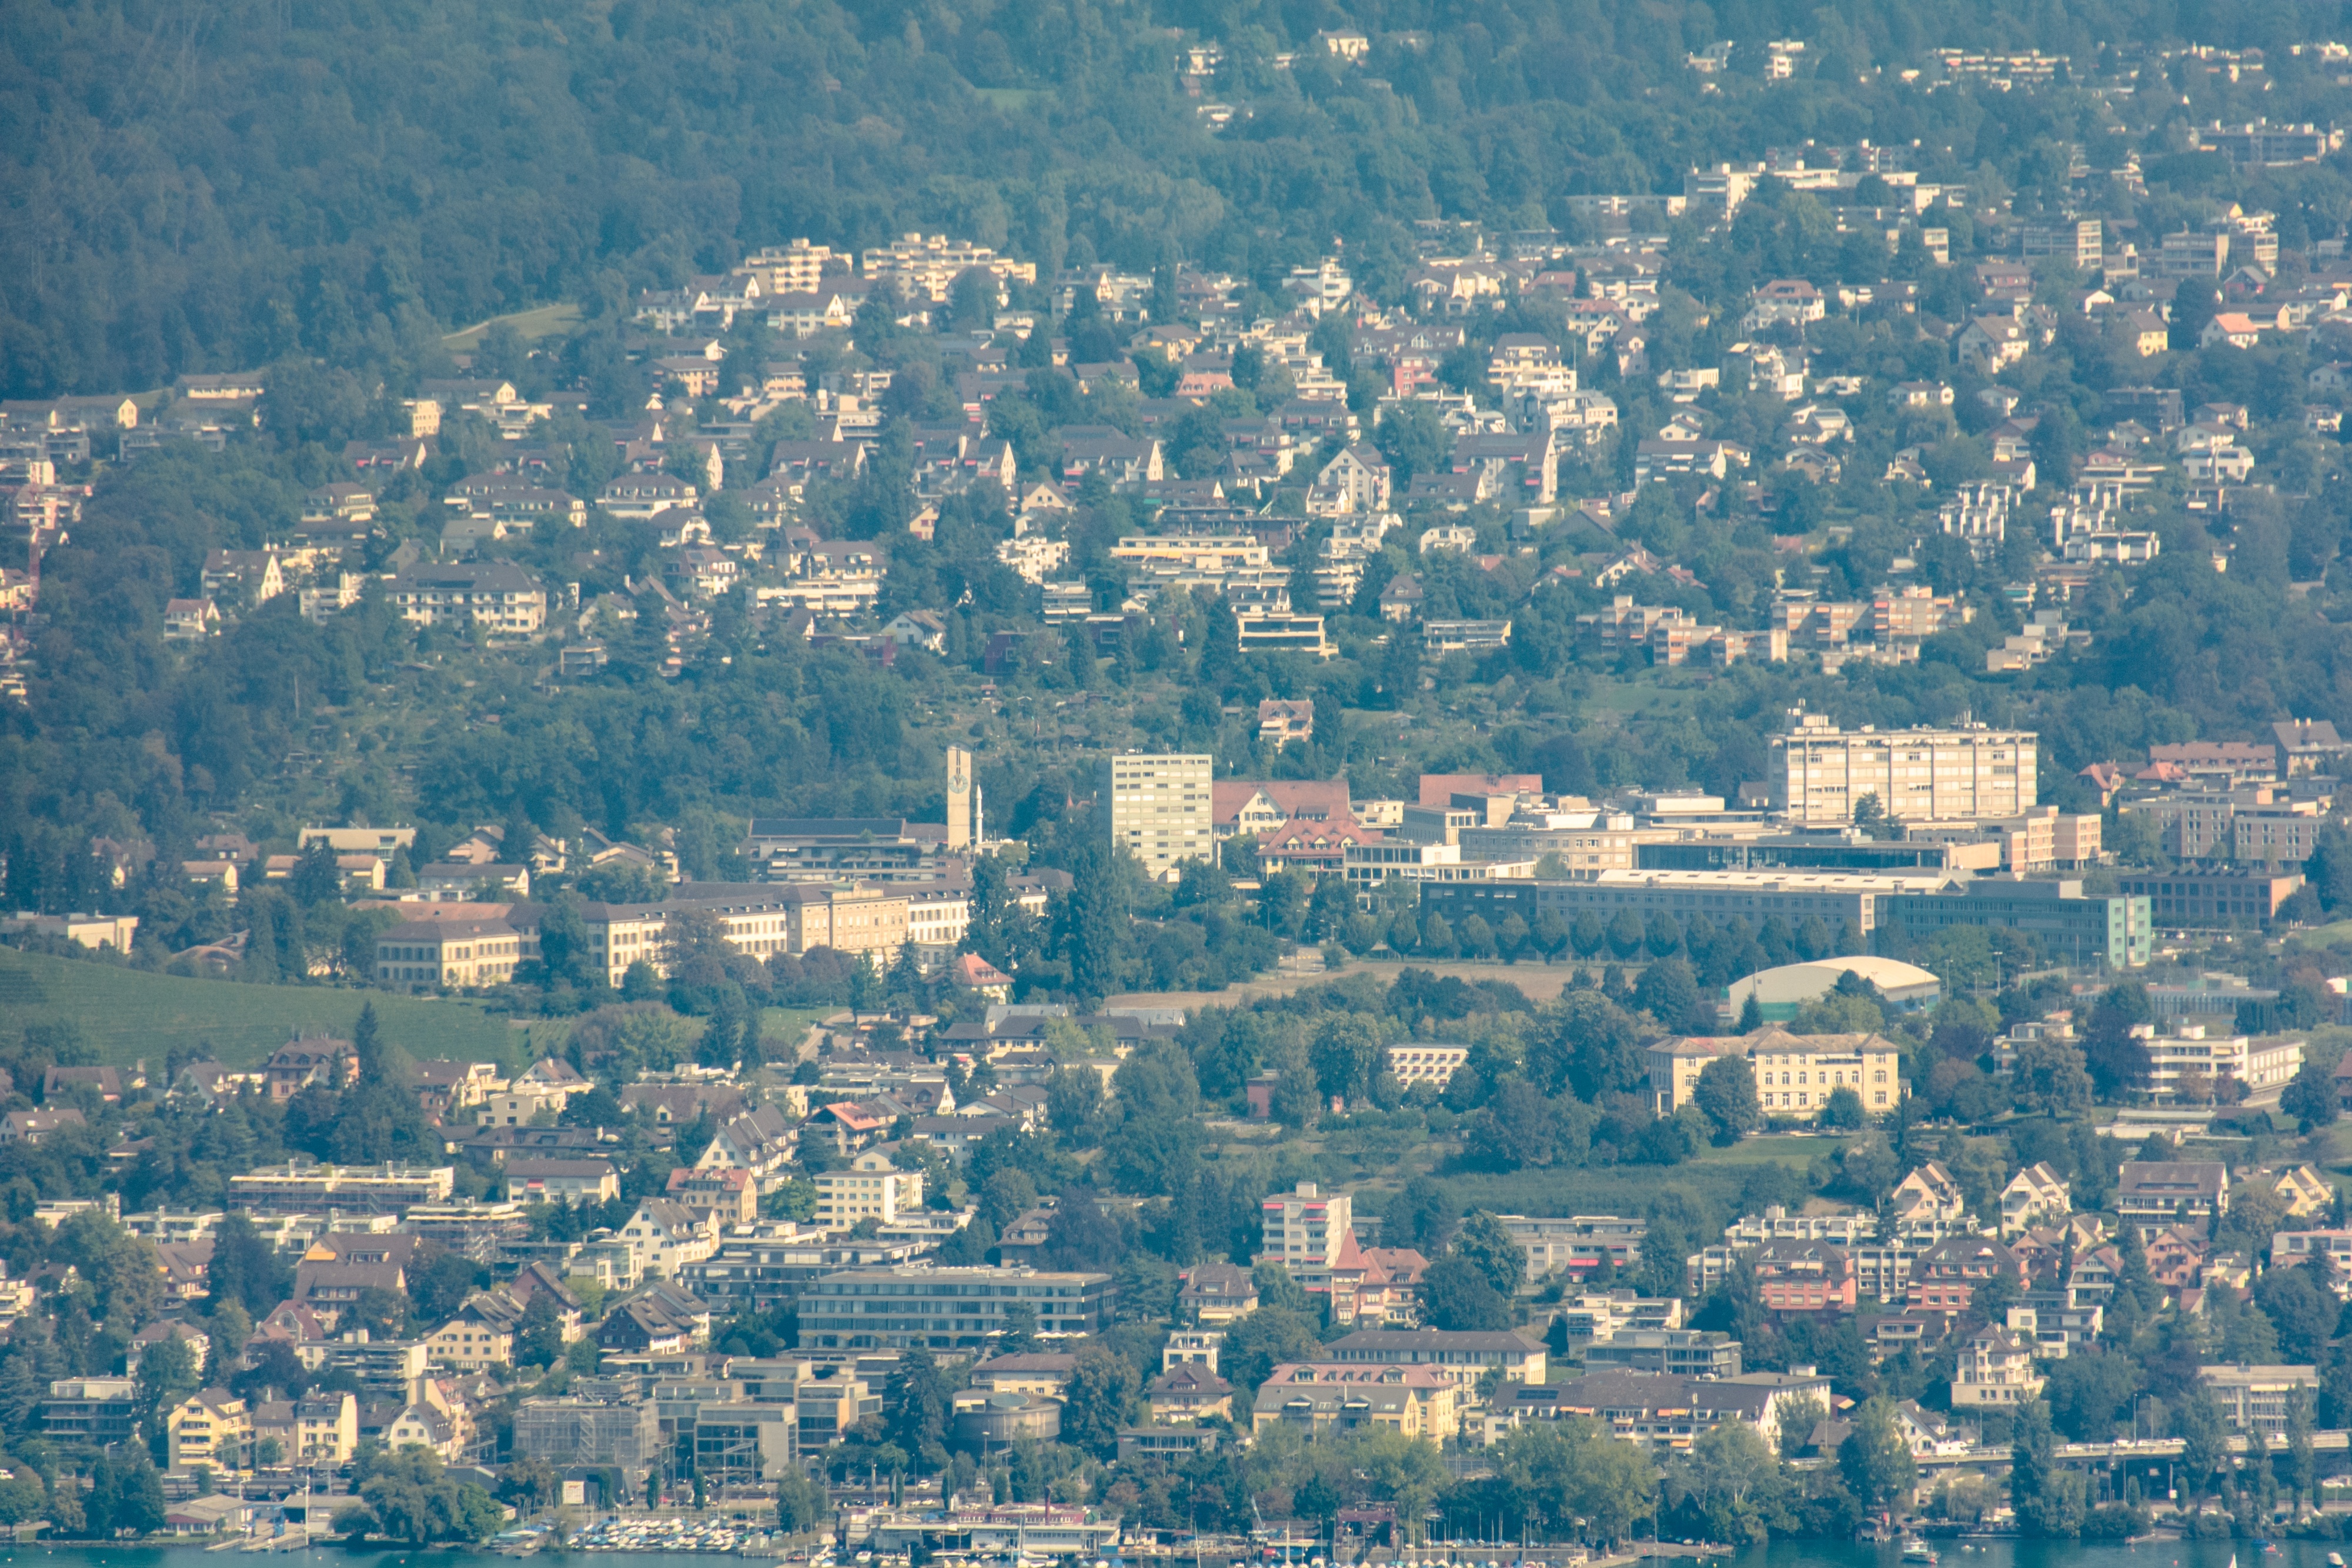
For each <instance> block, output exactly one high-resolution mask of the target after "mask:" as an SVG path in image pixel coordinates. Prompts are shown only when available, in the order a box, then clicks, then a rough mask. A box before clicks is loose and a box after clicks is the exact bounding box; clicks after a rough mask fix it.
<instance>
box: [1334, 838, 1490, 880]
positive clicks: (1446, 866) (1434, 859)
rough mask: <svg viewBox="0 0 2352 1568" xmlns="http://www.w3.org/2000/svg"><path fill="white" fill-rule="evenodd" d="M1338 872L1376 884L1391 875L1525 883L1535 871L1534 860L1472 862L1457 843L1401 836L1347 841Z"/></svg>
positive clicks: (1411, 877) (1419, 878)
mask: <svg viewBox="0 0 2352 1568" xmlns="http://www.w3.org/2000/svg"><path fill="white" fill-rule="evenodd" d="M1340 854H1341V860H1340V874H1341V875H1342V876H1344V877H1345V878H1346V879H1347V880H1348V881H1349V883H1353V884H1355V885H1356V886H1359V887H1378V886H1379V885H1380V884H1381V883H1384V882H1386V881H1388V880H1389V879H1390V878H1391V877H1394V878H1395V879H1396V880H1398V881H1399V882H1413V883H1424V884H1433V883H1465V882H1475V883H1485V882H1519V883H1525V882H1527V881H1528V879H1529V878H1531V877H1533V876H1534V875H1535V874H1536V862H1534V861H1532V860H1521V861H1472V860H1466V859H1465V858H1464V855H1463V852H1462V846H1461V845H1459V844H1417V843H1412V842H1410V841H1405V840H1401V839H1383V840H1381V841H1378V842H1376V843H1350V844H1348V845H1346V846H1345V847H1344V848H1343V849H1342V850H1341V852H1340Z"/></svg>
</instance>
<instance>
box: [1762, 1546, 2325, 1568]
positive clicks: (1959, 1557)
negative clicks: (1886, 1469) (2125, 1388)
mask: <svg viewBox="0 0 2352 1568" xmlns="http://www.w3.org/2000/svg"><path fill="white" fill-rule="evenodd" d="M1962 1544H1963V1543H1962V1542H1956V1541H1938V1542H1934V1545H1935V1548H1936V1551H1937V1555H1939V1556H1940V1557H1941V1558H1942V1559H1943V1561H1942V1563H1941V1564H1940V1565H1939V1568H2229V1565H2230V1560H2231V1557H2232V1556H2233V1555H2234V1556H2235V1557H2236V1559H2237V1562H2238V1568H2326V1565H2327V1554H2328V1553H2329V1552H2346V1551H2347V1548H2346V1547H2345V1545H2344V1544H2343V1543H2342V1542H2326V1541H2282V1542H2277V1550H2275V1551H2273V1552H2262V1551H2258V1550H2256V1549H2255V1548H2254V1547H2253V1546H2252V1543H2251V1542H2228V1541H2143V1542H2140V1543H2139V1544H2138V1545H2137V1546H2123V1545H2118V1544H2116V1543H2115V1542H2088V1543H2085V1542H2041V1541H2016V1542H2011V1541H1989V1542H1967V1543H1966V1544H1967V1545H1968V1546H1969V1547H1970V1548H1971V1550H1969V1551H1966V1552H1963V1551H1961V1550H1960V1547H1961V1545H1962ZM2347 1555H2352V1552H2347ZM1900 1557H1901V1553H1900V1552H1899V1550H1898V1549H1897V1548H1896V1547H1895V1546H1894V1545H1891V1544H1890V1545H1885V1546H1871V1545H1861V1544H1855V1545H1841V1544H1836V1543H1833V1542H1809V1541H1776V1542H1773V1543H1772V1544H1771V1545H1769V1546H1767V1547H1765V1548H1763V1549H1762V1550H1760V1551H1757V1552H1748V1553H1746V1554H1745V1555H1743V1556H1742V1557H1740V1558H1739V1560H1738V1568H1898V1564H1899V1561H1900Z"/></svg>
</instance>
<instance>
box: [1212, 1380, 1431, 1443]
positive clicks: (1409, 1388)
mask: <svg viewBox="0 0 2352 1568" xmlns="http://www.w3.org/2000/svg"><path fill="white" fill-rule="evenodd" d="M1221 1381H1222V1380H1221ZM1456 1393H1457V1387H1456V1385H1455V1383H1454V1380H1453V1379H1452V1378H1451V1377H1448V1376H1446V1375H1444V1373H1442V1372H1440V1371H1438V1370H1437V1369H1436V1368H1435V1367H1430V1366H1374V1365H1366V1364H1360V1363H1354V1362H1304V1363H1286V1364H1282V1365H1279V1366H1276V1368H1275V1369H1274V1370H1273V1371H1272V1372H1271V1373H1269V1374H1268V1375H1267V1376H1266V1380H1265V1383H1263V1384H1261V1385H1259V1386H1258V1391H1257V1398H1256V1401H1255V1404H1254V1406H1252V1408H1251V1411H1250V1430H1251V1431H1253V1432H1263V1431H1265V1429H1266V1428H1267V1427H1275V1426H1291V1427H1299V1428H1301V1429H1302V1430H1304V1431H1305V1432H1307V1433H1308V1434H1310V1435H1311V1434H1320V1433H1324V1432H1330V1431H1342V1432H1345V1431H1355V1430H1361V1429H1365V1428H1371V1427H1384V1428H1386V1429H1388V1430H1390V1431H1392V1432H1397V1433H1401V1434H1402V1435H1403V1436H1405V1437H1428V1438H1431V1439H1433V1440H1436V1441H1441V1442H1442V1441H1443V1440H1444V1439H1445V1438H1446V1437H1451V1436H1453V1435H1454V1430H1455V1422H1454V1399H1455V1397H1456Z"/></svg>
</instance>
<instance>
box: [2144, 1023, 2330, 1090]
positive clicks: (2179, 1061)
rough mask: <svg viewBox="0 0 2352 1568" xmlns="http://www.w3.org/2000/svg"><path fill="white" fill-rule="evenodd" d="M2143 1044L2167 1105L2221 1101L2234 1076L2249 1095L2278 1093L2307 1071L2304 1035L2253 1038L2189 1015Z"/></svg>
mask: <svg viewBox="0 0 2352 1568" xmlns="http://www.w3.org/2000/svg"><path fill="white" fill-rule="evenodd" d="M2142 1043H2143V1044H2144V1045H2145V1046H2146V1047H2147V1055H2148V1074H2147V1090H2148V1092H2149V1093H2150V1094H2151V1095H2153V1096H2154V1097H2155V1098H2156V1099H2157V1100H2158V1102H2160V1103H2166V1104H2183V1103H2196V1102H2199V1101H2202V1102H2205V1103H2209V1104H2210V1103H2218V1102H2219V1099H2220V1097H2221V1095H2222V1093H2223V1092H2224V1091H2223V1089H2222V1084H2223V1082H2224V1081H2235V1082H2237V1083H2238V1084H2239V1086H2240V1087H2241V1089H2242V1091H2243V1092H2245V1093H2246V1094H2249V1095H2256V1094H2268V1093H2275V1092H2278V1091H2280V1090H2283V1089H2284V1088H2285V1086H2286V1084H2287V1083H2288V1082H2289V1081H2291V1080H2292V1079H2293V1078H2294V1075H2295V1074H2296V1073H2298V1072H2300V1071H2303V1041H2302V1040H2295V1039H2291V1038H2288V1037H2286V1036H2283V1035H2264V1036H2261V1037H2257V1038H2249V1037H2247V1036H2245V1035H2242V1034H2236V1033H2233V1032H2232V1031H2231V1030H2228V1029H2226V1028H2224V1027H2222V1026H2221V1025H2218V1024H2206V1023H2195V1022H2191V1021H2189V1019H2180V1020H2179V1021H2178V1022H2176V1023H2175V1024H2174V1025H2173V1027H2172V1030H2171V1031H2170V1032H2169V1033H2166V1034H2158V1035H2151V1036H2150V1037H2149V1038H2147V1040H2144V1041H2142Z"/></svg>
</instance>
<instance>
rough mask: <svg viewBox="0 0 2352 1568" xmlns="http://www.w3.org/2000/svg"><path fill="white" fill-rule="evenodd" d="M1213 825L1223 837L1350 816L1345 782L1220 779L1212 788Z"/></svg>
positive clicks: (1338, 780) (1220, 836)
mask: <svg viewBox="0 0 2352 1568" xmlns="http://www.w3.org/2000/svg"><path fill="white" fill-rule="evenodd" d="M1209 810H1210V821H1211V825H1212V826H1213V827H1214V829H1215V830H1216V833H1217V836H1218V837H1219V838H1232V837H1234V835H1236V834H1239V833H1262V832H1264V831H1266V830H1267V829H1269V828H1278V827H1280V826H1282V825H1283V824H1284V823H1285V822H1288V821H1309V822H1325V821H1330V820H1331V819H1332V818H1334V817H1346V816H1348V815H1349V803H1348V783H1347V780H1346V779H1328V780H1326V779H1216V780H1214V781H1213V782H1212V783H1211V784H1210V786H1209Z"/></svg>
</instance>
